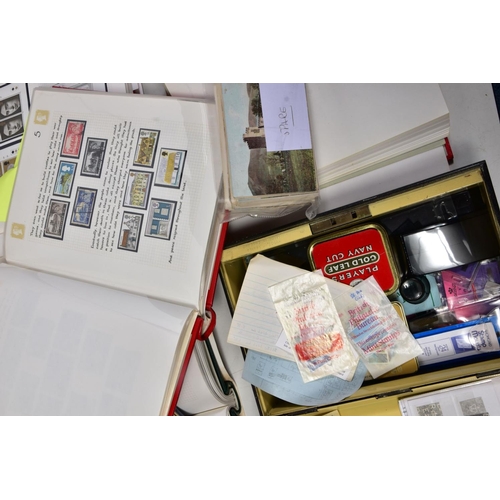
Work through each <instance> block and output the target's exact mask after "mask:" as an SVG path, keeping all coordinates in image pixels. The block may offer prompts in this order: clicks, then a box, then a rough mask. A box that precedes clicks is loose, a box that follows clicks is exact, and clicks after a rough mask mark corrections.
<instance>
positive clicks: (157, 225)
mask: <svg viewBox="0 0 500 500" xmlns="http://www.w3.org/2000/svg"><path fill="white" fill-rule="evenodd" d="M176 205H177V202H176V201H169V200H158V199H155V198H152V199H151V207H150V209H149V213H148V219H147V222H146V230H145V233H144V234H145V236H151V237H152V238H161V239H163V240H169V239H170V237H171V234H172V221H173V220H174V215H175V208H176Z"/></svg>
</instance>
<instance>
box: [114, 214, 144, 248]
mask: <svg viewBox="0 0 500 500" xmlns="http://www.w3.org/2000/svg"><path fill="white" fill-rule="evenodd" d="M142 218H143V215H142V214H137V213H134V212H124V213H123V217H122V223H121V226H120V239H119V240H118V248H119V249H121V250H129V251H131V252H137V250H138V248H139V239H140V233H141V227H142Z"/></svg>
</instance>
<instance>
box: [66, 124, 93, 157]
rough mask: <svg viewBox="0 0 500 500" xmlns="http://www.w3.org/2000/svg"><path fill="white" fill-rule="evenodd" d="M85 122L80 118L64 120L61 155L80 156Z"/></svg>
mask: <svg viewBox="0 0 500 500" xmlns="http://www.w3.org/2000/svg"><path fill="white" fill-rule="evenodd" d="M86 124H87V122H85V121H82V120H68V121H67V122H66V129H65V131H64V139H63V145H62V150H61V156H68V157H71V158H79V157H80V151H81V149H82V143H83V134H84V132H85V126H86Z"/></svg>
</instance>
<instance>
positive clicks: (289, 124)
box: [259, 83, 312, 151]
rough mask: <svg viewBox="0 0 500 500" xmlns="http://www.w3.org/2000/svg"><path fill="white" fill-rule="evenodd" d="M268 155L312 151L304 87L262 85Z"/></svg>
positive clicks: (300, 84) (276, 84) (295, 85)
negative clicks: (279, 152)
mask: <svg viewBox="0 0 500 500" xmlns="http://www.w3.org/2000/svg"><path fill="white" fill-rule="evenodd" d="M259 88H260V100H261V104H262V114H263V115H264V129H265V131H266V148H267V151H293V150H297V149H312V142H311V130H310V127H309V115H308V113H307V100H306V89H305V84H304V83H259Z"/></svg>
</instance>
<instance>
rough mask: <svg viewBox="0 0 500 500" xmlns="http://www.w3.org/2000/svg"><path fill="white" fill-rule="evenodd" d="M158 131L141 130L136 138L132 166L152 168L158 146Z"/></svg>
mask: <svg viewBox="0 0 500 500" xmlns="http://www.w3.org/2000/svg"><path fill="white" fill-rule="evenodd" d="M159 137H160V131H159V130H150V129H147V128H141V129H140V130H139V136H138V137H137V145H136V149H135V156H134V165H136V166H139V167H152V166H153V163H154V159H155V153H156V147H157V146H158V138H159Z"/></svg>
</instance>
